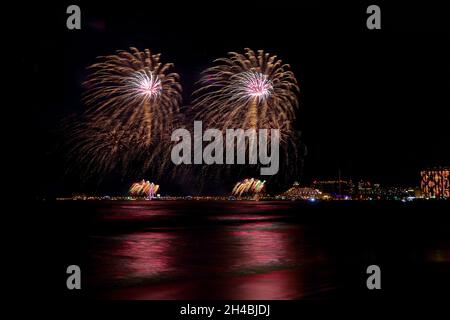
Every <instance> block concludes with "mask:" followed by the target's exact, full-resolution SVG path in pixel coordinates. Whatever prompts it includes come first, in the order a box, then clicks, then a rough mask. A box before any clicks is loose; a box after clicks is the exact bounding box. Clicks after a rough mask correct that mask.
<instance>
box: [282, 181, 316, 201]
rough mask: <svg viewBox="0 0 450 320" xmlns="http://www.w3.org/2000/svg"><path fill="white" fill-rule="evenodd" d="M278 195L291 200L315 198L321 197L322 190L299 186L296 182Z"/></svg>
mask: <svg viewBox="0 0 450 320" xmlns="http://www.w3.org/2000/svg"><path fill="white" fill-rule="evenodd" d="M280 197H281V198H287V199H292V200H299V199H302V200H307V199H317V198H322V192H320V191H319V190H317V189H313V188H308V187H300V185H299V184H298V182H296V183H294V185H293V186H292V187H291V188H290V189H289V190H287V191H286V192H283V193H282V194H280Z"/></svg>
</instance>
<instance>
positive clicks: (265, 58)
mask: <svg viewBox="0 0 450 320" xmlns="http://www.w3.org/2000/svg"><path fill="white" fill-rule="evenodd" d="M199 84H200V86H201V87H200V88H199V89H198V90H197V91H196V92H194V95H195V97H196V98H195V99H194V110H196V111H197V112H198V117H197V118H198V119H202V120H204V121H205V120H206V121H207V122H208V124H209V125H216V126H217V125H218V126H219V127H222V129H227V128H243V129H248V128H252V129H259V128H271V129H280V131H281V133H282V135H284V136H286V135H288V134H289V133H290V132H291V131H292V121H293V120H294V118H295V110H296V108H297V107H298V100H297V93H298V91H299V88H298V85H297V80H296V79H295V76H294V73H293V72H292V71H290V66H289V65H288V64H283V62H282V61H281V60H280V59H277V56H271V55H270V54H268V53H264V51H262V50H259V51H258V52H257V53H255V52H254V51H253V50H250V49H246V52H245V54H240V53H235V52H231V53H229V57H228V58H221V59H217V60H216V65H215V66H213V67H211V68H209V69H207V70H205V71H204V73H203V77H202V78H201V80H200V81H199Z"/></svg>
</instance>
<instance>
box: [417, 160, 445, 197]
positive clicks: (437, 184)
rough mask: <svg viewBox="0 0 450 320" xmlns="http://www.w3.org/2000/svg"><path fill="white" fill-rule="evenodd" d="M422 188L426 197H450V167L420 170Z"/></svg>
mask: <svg viewBox="0 0 450 320" xmlns="http://www.w3.org/2000/svg"><path fill="white" fill-rule="evenodd" d="M420 177H421V180H420V190H421V192H422V196H423V197H424V198H436V199H449V198H450V183H449V178H450V168H448V167H445V168H444V167H440V168H431V169H425V170H422V171H421V172H420Z"/></svg>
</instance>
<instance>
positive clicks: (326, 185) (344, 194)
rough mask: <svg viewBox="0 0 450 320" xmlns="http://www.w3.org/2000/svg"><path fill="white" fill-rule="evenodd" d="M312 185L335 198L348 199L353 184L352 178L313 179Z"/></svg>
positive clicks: (351, 192)
mask: <svg viewBox="0 0 450 320" xmlns="http://www.w3.org/2000/svg"><path fill="white" fill-rule="evenodd" d="M312 187H313V188H314V189H317V190H319V191H320V192H322V193H327V194H330V195H331V196H332V197H333V198H335V199H349V198H351V196H352V194H353V189H354V184H353V182H352V180H315V181H313V183H312Z"/></svg>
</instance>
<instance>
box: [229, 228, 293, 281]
mask: <svg viewBox="0 0 450 320" xmlns="http://www.w3.org/2000/svg"><path fill="white" fill-rule="evenodd" d="M288 231H289V228H288V227H286V226H282V225H280V224H277V223H273V222H255V223H246V224H243V225H240V226H237V227H235V228H233V229H232V230H231V231H230V232H229V236H230V237H231V239H230V240H231V244H232V247H231V250H232V251H233V252H234V255H233V260H232V266H233V269H239V270H242V269H243V271H244V272H257V271H258V269H263V268H270V267H272V268H276V267H277V266H279V265H281V264H283V265H286V264H288V263H295V262H296V257H295V255H294V253H295V251H293V250H289V245H290V244H289V241H290V239H292V237H289V235H290V234H291V233H289V232H288Z"/></svg>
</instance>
